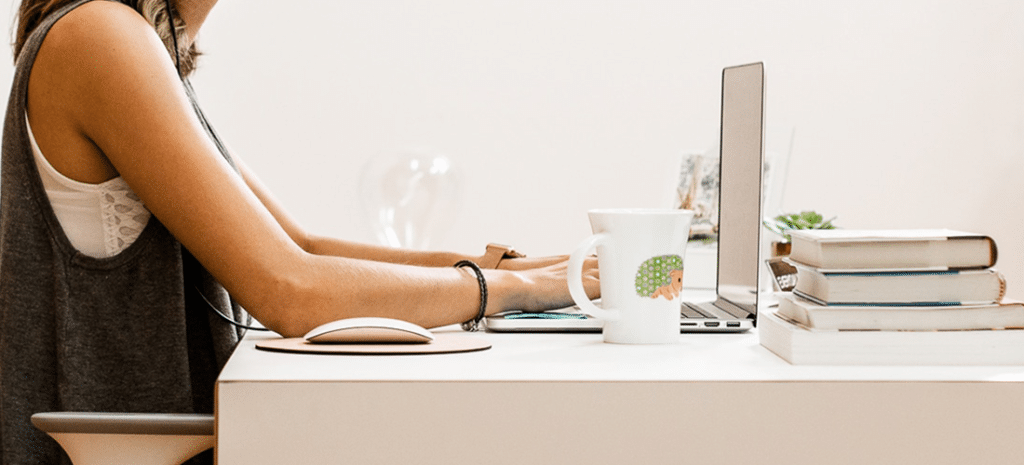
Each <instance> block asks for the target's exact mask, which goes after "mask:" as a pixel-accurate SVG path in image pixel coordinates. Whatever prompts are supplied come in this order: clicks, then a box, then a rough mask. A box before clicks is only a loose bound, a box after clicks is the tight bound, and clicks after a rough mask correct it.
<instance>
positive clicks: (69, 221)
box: [25, 115, 151, 258]
mask: <svg viewBox="0 0 1024 465" xmlns="http://www.w3.org/2000/svg"><path fill="white" fill-rule="evenodd" d="M25 124H26V127H27V128H28V137H29V140H30V141H31V143H32V153H33V154H34V155H35V156H34V158H35V162H36V167H37V168H38V169H39V176H40V177H41V178H42V181H43V188H44V189H45V190H46V197H47V198H49V199H50V205H51V206H53V212H54V213H55V214H56V215H57V220H58V221H59V222H60V226H61V228H63V229H64V234H65V235H67V236H68V239H69V240H70V241H71V245H73V246H75V249H77V250H78V251H79V252H81V253H83V254H85V255H88V256H90V257H95V258H107V257H113V256H114V255H117V254H119V253H121V252H122V251H123V250H124V249H126V248H128V246H130V245H132V243H133V242H135V240H136V239H138V238H139V235H140V234H142V230H143V229H145V227H146V224H147V223H148V222H149V217H150V215H151V214H150V212H149V210H148V209H147V208H146V206H145V205H143V203H142V200H140V199H139V197H138V196H136V195H135V192H132V189H131V188H130V187H128V183H127V182H125V180H124V179H123V178H121V177H120V176H118V177H116V178H114V179H111V180H109V181H105V182H102V183H99V184H89V183H84V182H78V181H75V180H73V179H71V178H68V177H67V176H64V175H63V174H60V172H58V171H57V170H56V169H55V168H54V167H53V165H51V164H50V162H49V161H47V160H46V157H44V156H43V152H42V151H40V150H39V144H37V143H36V138H35V136H34V135H33V134H32V128H31V127H28V115H26V116H25Z"/></svg>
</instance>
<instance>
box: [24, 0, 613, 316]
mask: <svg viewBox="0 0 1024 465" xmlns="http://www.w3.org/2000/svg"><path fill="white" fill-rule="evenodd" d="M51 36H53V37H48V38H47V41H46V43H44V47H45V48H46V49H44V50H41V52H40V61H37V69H35V70H34V71H33V73H34V76H33V84H34V85H35V84H37V83H42V84H44V88H45V91H40V92H37V93H36V94H34V97H35V102H36V103H37V105H36V106H35V107H33V106H31V103H32V102H31V101H30V111H36V110H38V111H40V112H45V111H47V110H50V109H52V112H50V113H47V114H44V115H39V114H36V115H30V117H34V120H33V125H35V124H36V121H38V122H39V124H40V125H41V126H46V125H52V126H53V127H60V128H65V127H66V128H69V129H68V131H66V132H67V134H66V136H67V138H70V139H74V140H75V141H77V142H81V143H85V144H94V145H95V147H96V148H97V149H98V150H99V151H101V152H102V154H103V156H104V157H105V158H106V160H109V164H110V165H111V166H112V167H113V168H114V169H116V171H117V173H119V174H120V175H121V176H122V177H123V178H124V179H125V180H126V181H127V182H128V184H129V185H130V186H131V187H132V189H133V190H134V191H135V193H136V194H138V195H139V197H140V198H141V199H142V200H143V201H144V202H145V204H146V206H147V207H148V208H149V209H150V211H151V212H152V213H153V215H154V216H155V217H156V218H158V219H159V220H160V221H161V222H162V223H163V224H164V225H165V226H166V227H167V228H168V230H170V231H171V233H172V234H173V235H174V236H175V237H176V238H177V239H178V240H179V241H180V242H181V243H182V244H183V245H184V246H185V247H186V248H187V249H188V250H189V251H191V252H192V254H193V255H195V256H196V258H197V259H198V260H199V261H200V262H201V263H202V264H203V265H204V266H205V267H206V268H207V269H208V270H209V271H210V272H211V273H212V274H213V275H214V276H215V277H216V278H217V280H218V281H220V282H221V284H223V285H224V286H225V288H227V289H228V291H229V292H230V293H231V294H232V295H233V296H234V297H235V298H236V299H237V300H238V301H239V302H240V303H241V304H242V305H243V306H245V307H246V309H247V310H249V311H250V312H251V313H252V314H253V316H255V317H256V318H257V319H259V320H260V321H261V322H262V323H264V324H265V325H267V326H268V327H270V328H271V329H273V330H275V331H277V332H279V333H281V334H283V335H286V336H295V335H300V334H302V333H304V332H306V331H308V330H309V329H311V328H312V327H314V326H316V325H318V324H322V323H324V322H327V321H331V320H335V319H339V318H345V317H355V316H368V315H375V316H386V317H392V318H400V319H405V320H408V321H412V322H414V323H417V324H420V325H422V326H426V327H434V326H439V325H444V324H450V323H454V322H459V321H464V320H467V319H469V318H471V317H472V316H473V315H475V313H476V311H477V306H478V302H479V294H478V292H479V291H478V289H477V283H476V280H475V279H474V278H473V276H472V274H471V272H469V271H468V270H465V269H454V268H448V267H445V268H427V267H417V266H407V265H399V264H395V263H383V262H378V261H370V260H364V259H362V258H374V259H375V260H379V259H383V260H386V261H396V262H400V261H402V260H401V259H400V257H397V256H395V257H391V259H389V257H387V256H385V255H384V254H383V252H384V251H382V250H380V249H379V248H374V247H372V246H359V245H356V244H351V243H345V242H341V241H327V242H325V241H323V240H320V239H314V238H310V237H309V236H307V235H305V234H302V233H301V232H299V231H300V230H299V229H297V228H295V227H294V224H293V222H291V220H289V219H287V217H285V216H284V215H283V213H282V212H281V211H277V208H276V207H270V208H268V206H267V203H271V204H272V205H273V203H272V202H270V201H268V199H267V198H263V199H261V197H260V195H259V194H260V193H262V192H263V190H262V188H256V189H255V190H254V189H253V188H250V185H248V184H247V183H246V179H245V178H243V177H242V176H239V175H238V174H237V173H236V172H235V171H234V170H232V169H231V167H230V166H229V165H228V164H227V163H226V161H225V160H224V159H223V158H222V157H221V156H220V154H219V153H218V151H217V149H216V147H215V146H214V144H213V143H212V142H211V141H210V140H209V138H208V137H207V135H206V133H205V132H204V130H203V128H202V126H201V125H200V123H199V121H198V119H197V117H196V116H195V114H194V113H193V111H192V108H191V106H190V103H189V101H188V98H187V96H186V95H185V93H184V91H183V89H182V86H181V84H180V82H179V81H178V78H177V76H176V73H175V70H174V67H173V63H172V62H171V60H170V58H169V57H168V56H167V53H166V51H165V50H164V48H163V46H162V44H161V43H160V41H159V39H158V38H157V37H156V35H155V33H154V32H153V31H152V29H151V28H150V26H149V25H148V24H147V23H146V22H145V21H144V20H142V18H141V17H139V16H138V15H137V14H136V13H135V12H134V11H131V10H129V9H127V8H125V7H123V6H120V5H118V4H113V3H107V2H96V3H94V4H88V5H86V6H83V7H81V8H78V9H76V10H75V11H74V12H72V13H71V14H69V16H68V17H66V18H65V19H62V20H61V21H60V22H58V24H57V25H56V26H55V28H54V31H53V32H51ZM51 39H52V40H51ZM43 52H46V53H47V54H48V55H49V56H50V57H54V58H52V59H48V60H44V59H43V58H44V53H43ZM40 62H45V63H46V65H44V66H42V67H39V64H40ZM35 73H42V75H41V77H40V78H39V79H36V77H37V76H35ZM46 102H50V103H51V104H52V103H54V102H59V104H52V105H47V104H46ZM33 108H35V110H33ZM82 141H85V142H82ZM271 209H273V210H274V211H272V210H271ZM325 245H326V246H327V247H330V248H332V249H331V250H328V251H327V252H332V253H327V254H323V255H321V254H318V253H311V252H323V250H320V248H322V247H324V246H325ZM336 255H343V256H336ZM352 257H356V258H352ZM420 258H422V259H424V264H426V263H425V262H426V261H429V260H435V259H436V260H437V262H438V263H440V262H447V261H451V258H454V257H451V258H444V259H441V256H439V255H433V256H431V257H429V260H428V257H426V256H423V257H420ZM485 274H486V277H487V281H488V284H489V290H490V302H491V305H490V306H489V313H493V312H497V311H500V310H504V309H509V308H526V309H541V308H550V307H556V306H561V305H566V304H568V303H569V302H571V299H570V297H569V295H568V289H567V287H566V285H565V273H564V265H554V266H550V267H545V268H539V269H534V270H527V271H520V272H510V271H504V270H486V272H485ZM594 274H595V275H596V271H595V273H594ZM588 286H589V288H590V289H591V292H592V293H593V294H596V292H597V287H596V286H597V284H596V277H594V278H593V279H591V282H589V283H588Z"/></svg>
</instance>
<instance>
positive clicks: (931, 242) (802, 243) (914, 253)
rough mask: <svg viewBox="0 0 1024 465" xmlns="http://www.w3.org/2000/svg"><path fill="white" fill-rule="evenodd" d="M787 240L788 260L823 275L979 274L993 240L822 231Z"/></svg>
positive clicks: (940, 233) (930, 232)
mask: <svg viewBox="0 0 1024 465" xmlns="http://www.w3.org/2000/svg"><path fill="white" fill-rule="evenodd" d="M790 236H791V238H792V243H793V246H792V247H793V249H792V252H791V253H790V259H791V260H792V261H795V262H798V263H801V264H804V265H808V266H812V267H815V268H818V269H819V270H820V271H823V272H827V271H838V272H841V271H943V270H967V269H984V268H988V267H991V266H993V265H995V263H996V257H997V251H996V244H995V241H993V240H992V238H990V237H988V236H984V235H981V234H973V233H967V232H960V231H952V230H947V229H905V230H856V229H822V230H801V231H793V232H792V233H791V234H790Z"/></svg>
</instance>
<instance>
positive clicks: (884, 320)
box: [778, 294, 1024, 331]
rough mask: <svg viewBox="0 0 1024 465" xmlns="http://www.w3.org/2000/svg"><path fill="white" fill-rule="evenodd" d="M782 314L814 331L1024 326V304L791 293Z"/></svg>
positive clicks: (781, 300)
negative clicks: (840, 298) (899, 302)
mask: <svg viewBox="0 0 1024 465" xmlns="http://www.w3.org/2000/svg"><path fill="white" fill-rule="evenodd" d="M778 315H779V316H781V317H783V318H786V319H787V320H789V321H791V322H793V323H796V324H799V325H801V326H803V327H805V328H807V329H809V330H812V331H822V330H824V331H835V330H857V331H872V330H874V331H937V330H981V329H1005V328H1024V304H1021V303H1020V302H1008V303H992V304H984V305H939V306H928V305H906V306H879V305H819V304H817V303H815V302H812V301H810V300H807V299H804V298H801V297H799V296H796V295H793V294H789V295H783V296H781V297H780V298H779V309H778Z"/></svg>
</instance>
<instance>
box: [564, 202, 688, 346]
mask: <svg viewBox="0 0 1024 465" xmlns="http://www.w3.org/2000/svg"><path fill="white" fill-rule="evenodd" d="M587 214H588V216H589V217H590V226H591V228H592V229H593V231H594V235H592V236H590V237H588V238H587V239H586V240H584V241H583V242H582V243H580V245H579V247H577V248H576V250H575V251H574V252H573V253H572V255H571V256H570V257H569V269H568V281H569V292H570V293H571V294H572V298H573V300H574V301H576V305H579V307H580V309H581V310H582V311H583V313H586V314H588V315H592V316H595V317H597V318H601V319H603V320H604V330H603V333H604V341H605V342H613V343H621V344H667V343H674V342H678V341H679V311H680V305H681V304H682V298H681V296H680V294H681V291H682V288H683V258H684V256H685V253H686V241H687V239H689V235H690V222H691V220H692V219H693V211H691V210H670V209H609V210H591V211H589V212H587ZM595 247H597V263H598V269H599V270H600V272H601V302H602V307H604V308H603V309H602V308H598V307H597V306H595V305H594V304H593V303H591V301H590V299H589V298H587V294H586V292H585V291H584V289H583V281H582V277H583V261H584V259H586V257H587V256H588V255H589V253H590V251H591V250H593V249H594V248H595Z"/></svg>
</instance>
